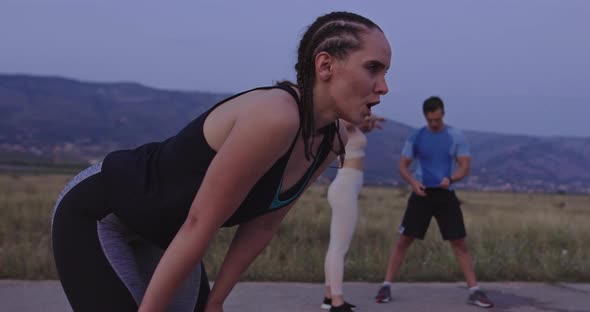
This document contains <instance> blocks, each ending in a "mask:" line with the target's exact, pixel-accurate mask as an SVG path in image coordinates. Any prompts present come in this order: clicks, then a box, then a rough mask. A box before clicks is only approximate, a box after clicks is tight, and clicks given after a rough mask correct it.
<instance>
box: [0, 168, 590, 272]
mask: <svg viewBox="0 0 590 312" xmlns="http://www.w3.org/2000/svg"><path fill="white" fill-rule="evenodd" d="M68 179H69V176H65V175H17V174H0V278H11V279H55V278H56V274H55V269H54V267H53V262H52V257H51V247H50V246H51V244H50V235H49V233H50V217H51V211H52V208H53V204H54V202H55V199H56V198H57V195H58V193H59V192H60V191H61V189H62V187H63V186H64V184H65V183H66V182H67V180H68ZM326 191H327V186H326V185H314V186H313V187H312V188H310V190H309V191H308V192H307V193H306V194H305V195H304V196H303V197H302V198H301V200H300V201H299V203H298V204H297V206H296V207H295V208H294V209H293V211H291V212H290V214H289V215H288V216H287V218H286V220H285V222H284V223H283V225H282V227H281V229H280V231H279V233H278V235H277V236H276V237H275V239H274V240H273V241H272V243H271V244H270V246H269V247H268V248H267V249H266V250H265V251H264V253H263V254H262V255H261V256H260V257H259V258H258V259H257V260H256V262H255V263H254V264H253V265H252V267H251V268H250V269H249V270H248V272H247V273H246V274H245V276H244V277H243V279H244V280H256V281H260V280H265V281H278V280H281V281H304V282H321V281H322V279H323V260H324V255H325V252H326V248H327V243H328V238H329V237H328V236H329V223H330V207H329V206H328V203H327V200H326ZM407 196H408V191H407V190H406V189H399V188H385V187H365V188H364V189H363V190H362V192H361V198H360V207H361V212H360V215H359V223H358V227H357V230H356V234H355V237H354V240H353V242H352V245H351V249H350V251H349V253H348V257H347V261H346V272H345V279H346V280H348V281H369V282H378V281H381V280H382V279H383V275H384V270H385V263H386V261H387V256H388V253H389V249H390V247H391V245H392V244H393V243H394V241H395V239H396V237H397V230H398V226H399V223H400V220H401V216H402V213H403V209H404V207H405V203H406V199H407ZM458 196H459V198H460V199H461V201H462V202H463V211H464V215H465V219H466V225H467V232H468V244H469V246H470V249H471V252H472V255H473V256H474V261H475V266H476V271H477V273H478V277H479V279H480V280H484V281H505V280H511V281H570V282H582V281H583V282H589V281H590V261H589V260H590V226H589V225H590V196H588V195H557V194H515V193H489V192H478V191H458ZM232 233H233V229H222V230H221V231H220V233H219V235H218V236H217V238H216V239H215V241H214V243H213V244H212V247H211V249H210V251H209V253H208V255H207V257H206V259H205V263H206V266H207V269H208V271H209V274H210V276H211V278H213V279H214V277H215V272H216V270H217V269H218V266H219V265H220V264H221V259H222V258H223V255H224V253H225V251H226V248H227V246H228V243H229V241H230V239H231V235H232ZM462 278H463V277H462V275H461V272H460V271H459V269H458V266H457V264H456V262H455V259H454V257H453V254H452V251H451V249H450V247H449V246H448V244H446V243H444V242H443V241H442V240H441V238H440V234H439V232H438V228H437V225H436V222H434V221H432V222H431V227H430V229H429V231H428V234H427V237H426V239H425V240H424V241H422V242H416V243H415V244H414V245H413V246H412V247H411V248H410V252H409V254H408V257H407V259H406V262H405V264H404V265H403V267H402V270H401V273H400V276H399V280H402V281H458V280H462Z"/></svg>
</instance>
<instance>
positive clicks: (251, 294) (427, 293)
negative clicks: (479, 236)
mask: <svg viewBox="0 0 590 312" xmlns="http://www.w3.org/2000/svg"><path fill="white" fill-rule="evenodd" d="M379 286H380V285H379V284H374V283H345V286H344V290H345V297H346V299H347V301H349V302H351V303H354V304H357V305H358V306H359V310H358V311H375V312H380V311H416V312H420V311H424V312H426V311H428V312H430V311H452V312H463V311H466V312H467V311H484V309H481V308H478V307H475V306H472V305H468V304H467V303H466V299H467V293H468V291H467V289H466V288H465V286H464V283H396V284H394V286H393V287H392V294H393V301H391V302H389V303H385V304H377V303H375V302H374V300H373V297H374V296H375V294H376V292H377V290H378V288H379ZM480 287H481V288H482V289H483V290H485V291H486V292H487V293H488V297H489V298H490V299H491V300H492V301H494V303H495V304H496V306H495V307H494V308H492V309H488V311H518V312H528V311H543V312H548V311H549V312H565V311H571V312H582V311H585V312H590V284H567V283H557V284H545V283H519V282H510V283H482V284H481V285H480ZM322 299H323V286H322V285H320V284H304V283H267V282H261V283H249V282H244V283H239V284H238V285H236V287H235V288H234V290H233V292H232V293H231V294H230V296H229V298H228V299H227V301H226V304H225V306H224V311H225V312H232V311H236V312H237V311H240V312H265V311H273V312H274V311H280V312H295V311H297V312H300V311H318V312H320V311H324V310H321V309H320V303H321V301H322ZM0 311H2V312H5V311H6V312H13V311H14V312H17V311H18V312H33V311H43V312H58V311H59V312H63V311H71V309H70V308H69V306H68V303H67V300H66V298H65V295H64V294H63V291H62V289H61V286H60V284H59V282H57V281H14V280H0Z"/></svg>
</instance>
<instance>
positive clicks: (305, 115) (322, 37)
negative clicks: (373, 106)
mask: <svg viewBox="0 0 590 312" xmlns="http://www.w3.org/2000/svg"><path fill="white" fill-rule="evenodd" d="M374 28H376V29H379V30H381V28H379V26H377V25H376V24H375V23H373V22H372V21H371V20H369V19H367V18H365V17H362V16H360V15H357V14H354V13H349V12H332V13H328V14H326V15H323V16H320V17H318V18H317V19H316V20H315V21H314V22H313V23H312V24H311V25H310V26H309V27H308V28H307V30H306V32H305V33H304V34H303V37H302V38H301V41H300V42H299V49H298V53H297V55H298V56H297V63H296V64H295V71H296V72H297V83H296V84H293V83H289V82H281V83H288V84H290V85H292V86H297V87H298V88H299V91H300V93H301V100H300V105H299V116H300V118H301V136H302V137H303V143H304V146H305V157H306V158H307V159H308V160H309V159H310V158H312V157H315V156H314V155H312V151H311V146H312V145H313V137H314V134H315V133H316V130H319V131H321V132H323V134H324V136H325V137H326V139H328V142H330V144H333V142H334V138H335V137H336V136H337V137H338V141H339V143H340V148H339V149H338V150H335V149H334V146H331V149H332V150H333V151H334V152H335V153H336V154H338V155H339V156H343V155H344V144H343V143H342V138H341V137H340V132H339V124H338V122H337V121H336V122H334V123H333V124H330V125H328V126H326V127H324V128H322V129H315V126H314V116H313V91H314V90H313V87H314V85H315V81H316V75H315V58H316V56H317V55H318V53H320V52H327V53H329V54H330V55H333V56H334V57H336V58H339V59H344V58H345V57H346V56H348V55H349V54H350V53H351V52H354V51H357V50H359V49H361V48H362V41H361V39H360V35H361V34H362V33H365V32H367V31H369V30H370V29H374ZM341 161H343V157H341Z"/></svg>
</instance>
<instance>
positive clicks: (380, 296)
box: [375, 285, 391, 303]
mask: <svg viewBox="0 0 590 312" xmlns="http://www.w3.org/2000/svg"><path fill="white" fill-rule="evenodd" d="M375 301H377V303H385V302H389V301H391V287H389V286H386V285H383V286H381V288H379V292H378V293H377V296H375Z"/></svg>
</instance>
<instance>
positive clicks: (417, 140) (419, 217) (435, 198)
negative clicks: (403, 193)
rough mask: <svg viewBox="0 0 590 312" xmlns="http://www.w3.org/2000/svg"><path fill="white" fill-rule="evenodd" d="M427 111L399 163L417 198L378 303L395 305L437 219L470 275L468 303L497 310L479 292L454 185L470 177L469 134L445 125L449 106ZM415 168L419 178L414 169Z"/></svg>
mask: <svg viewBox="0 0 590 312" xmlns="http://www.w3.org/2000/svg"><path fill="white" fill-rule="evenodd" d="M422 110H423V112H424V117H425V118H426V122H427V126H426V127H423V128H420V129H418V130H416V131H415V132H414V133H413V134H412V135H410V137H409V138H408V140H407V141H406V144H405V146H404V148H403V151H402V155H401V158H400V161H399V172H400V175H401V177H402V178H403V179H404V180H405V181H406V182H407V183H408V184H409V185H410V186H411V187H412V194H411V195H410V198H409V199H408V205H407V207H406V211H405V213H404V218H403V221H402V224H401V227H400V237H399V240H398V242H397V244H396V245H395V246H394V248H393V249H392V251H391V255H390V257H389V261H388V263H387V274H386V275H385V282H384V283H383V286H382V287H381V288H380V289H379V292H378V294H377V296H376V297H375V299H376V300H377V302H379V303H383V302H388V301H390V300H391V283H392V282H393V277H394V275H395V273H396V272H397V270H398V269H399V267H400V265H401V263H402V262H403V260H404V257H405V255H406V251H407V250H408V247H410V245H411V244H412V242H413V241H414V239H416V238H417V239H420V240H421V239H424V235H425V234H426V231H427V230H428V226H429V225H430V219H431V218H432V217H433V216H434V218H435V219H436V222H437V223H438V226H439V229H440V232H441V234H442V237H443V239H444V240H448V241H450V244H451V246H452V248H453V251H454V253H455V256H456V257H457V262H458V263H459V266H460V267H461V270H462V271H463V274H464V275H465V279H466V281H467V285H468V286H469V291H470V295H469V297H468V302H470V303H472V304H475V305H477V306H479V307H483V308H490V307H492V306H493V304H492V303H491V302H490V300H489V299H488V298H487V296H486V294H485V293H484V292H483V291H481V290H480V289H479V287H478V286H477V280H476V278H475V272H474V270H473V263H472V261H471V256H470V255H469V251H468V249H467V245H466V244H465V236H466V232H465V224H464V222H463V214H462V212H461V205H460V203H459V200H458V199H457V196H456V195H455V192H454V188H455V186H454V183H455V182H457V181H460V180H461V179H463V178H464V177H466V176H467V175H468V174H469V166H470V163H471V155H470V153H469V146H468V145H467V141H466V140H465V137H464V136H463V134H462V133H461V132H460V131H459V130H457V129H455V128H453V127H450V126H448V125H445V123H444V122H443V117H444V115H445V109H444V104H443V102H442V100H441V99H440V98H438V97H430V98H428V99H427V100H426V101H424V104H423V107H422ZM412 162H414V163H415V164H414V165H415V167H414V168H415V170H414V174H412V173H411V172H410V164H412Z"/></svg>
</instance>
